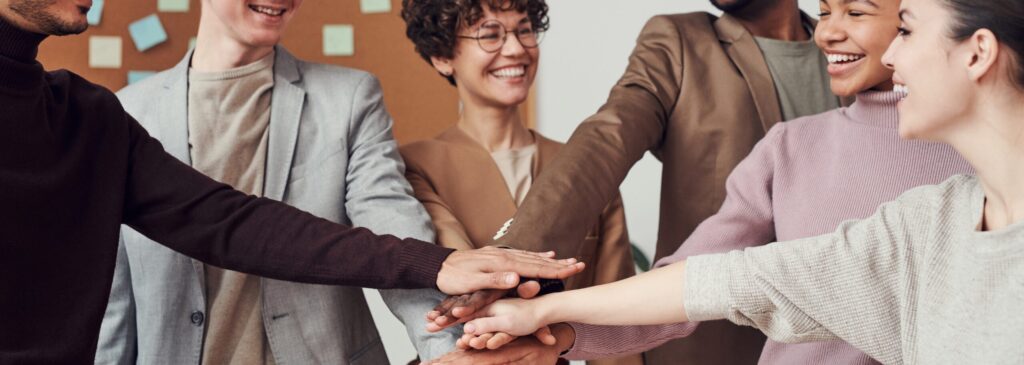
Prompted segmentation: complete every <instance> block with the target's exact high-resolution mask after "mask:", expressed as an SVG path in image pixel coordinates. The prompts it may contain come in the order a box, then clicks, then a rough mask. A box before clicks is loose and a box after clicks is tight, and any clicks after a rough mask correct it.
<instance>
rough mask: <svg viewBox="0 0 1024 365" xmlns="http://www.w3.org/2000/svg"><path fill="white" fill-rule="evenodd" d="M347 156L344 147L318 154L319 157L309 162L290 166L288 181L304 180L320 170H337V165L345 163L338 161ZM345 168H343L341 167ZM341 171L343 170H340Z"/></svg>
mask: <svg viewBox="0 0 1024 365" xmlns="http://www.w3.org/2000/svg"><path fill="white" fill-rule="evenodd" d="M343 155H344V156H348V155H347V150H346V149H345V148H344V147H338V148H336V149H334V150H331V151H330V152H324V153H320V154H319V156H321V157H317V158H314V159H312V160H310V161H305V162H303V163H301V164H297V165H295V166H292V168H291V170H290V171H289V172H288V181H289V182H296V181H300V180H302V179H305V178H306V176H308V175H309V174H314V173H316V172H318V171H320V170H322V169H330V168H338V167H337V166H335V165H337V164H342V165H343V164H344V163H345V162H346V161H345V160H343V159H339V157H341V156H343ZM342 167H345V166H342ZM342 170H344V169H343V168H342Z"/></svg>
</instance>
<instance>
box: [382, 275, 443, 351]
mask: <svg viewBox="0 0 1024 365" xmlns="http://www.w3.org/2000/svg"><path fill="white" fill-rule="evenodd" d="M380 295H381V298H382V299H384V303H385V304H387V306H388V309H390V310H391V313H392V314H394V315H395V317H397V318H398V319H399V320H400V321H401V322H402V324H404V325H405V328H406V330H407V331H408V335H409V339H410V340H411V341H412V343H413V345H414V346H415V347H416V353H417V354H419V356H420V359H421V360H432V359H436V358H438V357H440V356H441V355H444V354H445V353H447V352H449V351H451V350H452V349H454V348H455V341H456V340H458V339H459V337H460V336H462V329H461V327H459V326H454V327H449V328H446V329H444V330H443V331H439V332H433V333H431V332H428V331H427V328H426V325H425V323H424V322H423V315H424V314H425V313H427V312H429V311H431V310H432V309H434V306H436V305H437V304H438V303H440V301H441V300H442V299H444V298H445V295H444V294H443V293H441V292H439V291H437V290H432V289H413V290H404V289H388V290H381V291H380Z"/></svg>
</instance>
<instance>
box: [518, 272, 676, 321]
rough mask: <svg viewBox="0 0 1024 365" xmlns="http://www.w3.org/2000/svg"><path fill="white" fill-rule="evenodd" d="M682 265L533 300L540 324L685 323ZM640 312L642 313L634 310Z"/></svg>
mask: <svg viewBox="0 0 1024 365" xmlns="http://www.w3.org/2000/svg"><path fill="white" fill-rule="evenodd" d="M685 270H686V262H685V261H682V262H679V263H676V264H673V265H670V266H666V267H664V268H661V269H657V270H652V271H650V272H647V273H644V274H641V275H638V276H634V277H631V278H628V279H625V280H621V281H617V282H614V283H609V284H604V285H599V286H594V287H589V288H585V289H580V290H573V291H568V292H563V293H555V294H551V295H547V296H544V297H541V298H538V299H535V301H536V302H537V303H536V310H537V316H538V318H540V319H541V323H542V324H549V323H559V322H579V323H587V324H596V325H613V326H623V325H648V324H664V323H677V322H685V321H687V317H686V312H685V310H684V309H683V281H684V279H685V277H684V274H685ZM636 308H643V310H635V309H636Z"/></svg>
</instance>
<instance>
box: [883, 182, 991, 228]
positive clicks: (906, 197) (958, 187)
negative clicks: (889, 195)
mask: <svg viewBox="0 0 1024 365" xmlns="http://www.w3.org/2000/svg"><path fill="white" fill-rule="evenodd" d="M979 184H980V182H979V181H978V178H977V177H976V176H974V175H953V176H951V177H949V178H948V179H946V180H945V181H943V182H941V183H938V184H935V185H922V186H918V187H915V188H913V189H909V190H907V191H906V192H904V193H903V194H901V195H900V196H899V197H898V198H896V200H895V202H896V203H897V204H899V205H900V206H903V207H905V208H908V209H911V210H912V211H914V212H915V213H916V215H920V216H921V217H920V218H926V217H924V216H927V215H948V214H950V212H952V211H955V210H956V209H958V207H964V206H970V202H971V201H972V200H973V199H974V195H975V194H977V193H979V192H980V185H979ZM929 220H931V219H929Z"/></svg>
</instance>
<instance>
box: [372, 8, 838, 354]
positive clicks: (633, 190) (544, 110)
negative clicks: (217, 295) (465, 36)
mask: <svg viewBox="0 0 1024 365" xmlns="http://www.w3.org/2000/svg"><path fill="white" fill-rule="evenodd" d="M757 1H765V0H757ZM799 1H800V6H801V8H802V9H804V10H805V11H807V12H808V13H809V14H812V15H813V14H817V11H818V2H817V1H813V0H799ZM548 6H549V7H550V8H551V12H550V16H551V30H550V31H548V33H547V34H546V35H545V38H544V41H543V43H541V62H540V70H539V76H538V81H537V104H538V105H537V106H538V115H537V121H538V130H539V131H540V132H541V133H542V134H544V135H545V136H547V137H550V138H552V139H555V140H559V141H565V140H567V139H568V138H569V136H570V135H571V134H572V131H573V130H574V129H575V128H576V126H577V125H578V124H579V123H580V122H582V121H583V120H584V119H586V118H587V117H588V116H590V115H591V114H593V113H594V112H595V111H597V109H598V107H600V106H601V104H603V103H604V101H605V99H606V98H607V97H608V91H609V90H610V89H611V87H612V85H614V84H615V81H617V80H618V79H619V76H622V72H623V70H625V67H626V61H627V58H628V56H629V54H630V51H632V49H633V46H634V44H635V41H636V36H637V35H638V34H639V32H640V29H641V28H642V27H643V25H644V23H645V22H646V21H647V19H648V18H650V17H651V16H653V15H656V14H668V13H680V12H690V11H716V10H715V9H714V8H713V7H712V6H711V4H710V3H709V2H708V1H706V0H629V1H624V0H549V1H548ZM621 190H622V195H623V200H624V202H625V206H626V219H627V223H628V225H629V234H630V238H631V239H632V240H633V241H634V242H636V243H637V244H638V245H640V247H641V249H642V250H644V252H646V253H647V256H648V257H649V258H650V257H653V255H654V244H655V241H656V240H657V234H658V204H659V203H658V202H659V200H658V199H659V192H660V191H661V163H660V162H658V161H657V160H656V159H655V158H654V157H652V156H651V155H650V154H648V155H647V157H645V158H644V159H643V160H641V161H640V162H639V163H637V165H636V166H635V167H634V168H633V170H632V171H631V172H630V174H629V176H628V177H627V178H626V181H625V182H623V184H622V187H621ZM365 292H366V296H367V300H368V302H369V303H370V309H371V310H372V311H373V317H374V319H375V320H376V322H377V327H378V329H379V330H380V332H381V335H382V337H383V338H384V346H385V347H386V348H387V351H388V358H389V359H390V361H391V363H392V364H395V365H399V364H405V363H406V362H407V361H409V360H411V359H412V358H414V357H415V356H416V352H415V350H414V349H413V347H412V344H411V343H410V342H409V339H408V337H407V336H406V334H405V333H406V332H405V328H404V327H403V326H402V324H401V323H400V322H398V320H397V319H396V318H395V317H394V316H393V315H391V312H390V311H388V309H387V307H386V306H384V302H383V301H382V300H381V299H380V295H379V294H377V291H376V290H365Z"/></svg>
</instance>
